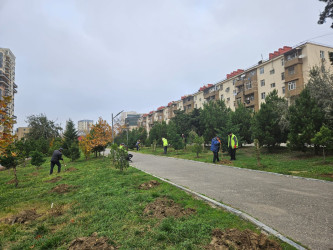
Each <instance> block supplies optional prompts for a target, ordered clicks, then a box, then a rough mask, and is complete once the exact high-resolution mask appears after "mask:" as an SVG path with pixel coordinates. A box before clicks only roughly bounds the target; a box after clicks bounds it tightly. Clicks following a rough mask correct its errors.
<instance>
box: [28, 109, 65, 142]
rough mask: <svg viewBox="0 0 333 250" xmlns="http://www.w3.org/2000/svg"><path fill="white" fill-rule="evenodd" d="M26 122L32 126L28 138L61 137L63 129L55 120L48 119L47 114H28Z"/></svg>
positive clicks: (47, 138)
mask: <svg viewBox="0 0 333 250" xmlns="http://www.w3.org/2000/svg"><path fill="white" fill-rule="evenodd" d="M26 122H27V123H28V127H29V128H30V130H29V133H28V134H27V138H28V139H34V140H38V139H40V138H44V139H46V140H49V139H52V138H55V137H59V135H60V131H61V130H62V128H61V127H60V126H59V125H58V124H56V123H55V122H54V121H51V120H49V119H47V117H46V115H45V114H40V115H31V116H28V117H27V120H26Z"/></svg>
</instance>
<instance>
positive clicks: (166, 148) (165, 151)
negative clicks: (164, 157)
mask: <svg viewBox="0 0 333 250" xmlns="http://www.w3.org/2000/svg"><path fill="white" fill-rule="evenodd" d="M167 151H168V147H167V146H164V154H166V153H167Z"/></svg>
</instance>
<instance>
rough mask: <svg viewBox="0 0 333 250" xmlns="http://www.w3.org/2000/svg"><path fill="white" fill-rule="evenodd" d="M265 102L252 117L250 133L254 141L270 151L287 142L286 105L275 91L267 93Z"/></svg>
mask: <svg viewBox="0 0 333 250" xmlns="http://www.w3.org/2000/svg"><path fill="white" fill-rule="evenodd" d="M265 101H266V102H265V103H262V104H261V108H260V110H259V111H258V113H256V114H255V115H254V117H253V120H252V124H251V131H252V136H253V138H254V139H258V140H259V142H260V144H261V145H266V146H267V147H268V148H269V149H270V148H272V147H275V146H276V145H278V144H280V143H284V142H286V140H287V135H288V130H287V126H286V125H284V123H285V114H286V113H287V107H288V104H287V101H286V100H285V99H283V98H281V97H278V95H277V91H276V90H273V91H272V92H271V93H269V94H268V96H267V97H266V100H265Z"/></svg>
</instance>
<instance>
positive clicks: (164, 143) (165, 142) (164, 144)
mask: <svg viewBox="0 0 333 250" xmlns="http://www.w3.org/2000/svg"><path fill="white" fill-rule="evenodd" d="M162 141H163V147H167V146H168V140H167V139H165V138H162Z"/></svg>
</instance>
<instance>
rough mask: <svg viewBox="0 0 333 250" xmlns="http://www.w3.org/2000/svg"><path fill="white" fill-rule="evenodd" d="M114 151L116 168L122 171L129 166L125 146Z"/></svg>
mask: <svg viewBox="0 0 333 250" xmlns="http://www.w3.org/2000/svg"><path fill="white" fill-rule="evenodd" d="M116 152H117V153H116V168H117V169H119V170H120V171H124V169H127V168H128V167H129V162H128V160H127V157H128V152H127V150H126V149H125V148H118V149H117V151H116Z"/></svg>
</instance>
